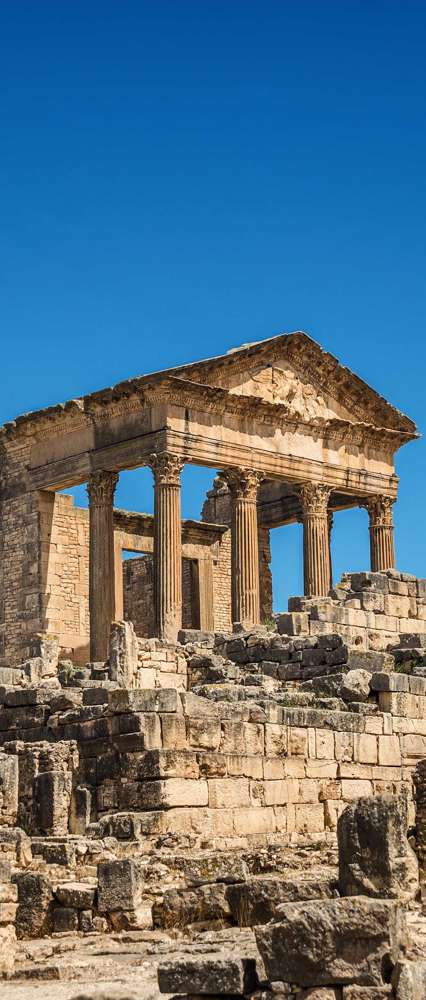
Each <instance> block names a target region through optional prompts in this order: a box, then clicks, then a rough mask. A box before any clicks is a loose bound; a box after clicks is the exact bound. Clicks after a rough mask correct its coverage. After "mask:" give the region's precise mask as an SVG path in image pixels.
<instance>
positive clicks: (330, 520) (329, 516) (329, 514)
mask: <svg viewBox="0 0 426 1000" xmlns="http://www.w3.org/2000/svg"><path fill="white" fill-rule="evenodd" d="M327 523H328V555H329V562H330V576H329V584H330V587H332V586H333V559H332V555H331V536H332V533H333V511H332V510H329V511H328V512H327Z"/></svg>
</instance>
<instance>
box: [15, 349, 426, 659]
mask: <svg viewBox="0 0 426 1000" xmlns="http://www.w3.org/2000/svg"><path fill="white" fill-rule="evenodd" d="M415 436H416V429H415V425H414V424H413V422H412V421H411V420H410V419H409V418H408V417H406V416H404V415H403V414H401V413H399V411H397V410H396V409H395V408H394V407H392V406H391V405H390V404H389V403H387V402H386V401H385V400H384V399H383V398H382V397H381V396H379V395H378V394H377V393H376V392H375V391H374V390H373V389H371V388H370V387H369V386H367V385H366V384H365V383H364V382H362V381H361V380H360V379H359V378H358V377H357V376H355V375H354V374H353V373H352V372H350V371H349V370H348V369H346V368H344V367H342V366H341V365H340V364H339V362H338V361H337V360H336V359H335V358H333V357H332V356H331V355H329V354H327V353H325V352H323V351H322V350H321V348H320V347H319V345H317V344H316V343H315V342H314V341H312V340H311V339H310V338H309V337H308V336H307V335H306V334H303V333H292V334H283V335H280V336H278V337H273V338H271V339H270V340H266V341H261V342H260V343H257V344H253V345H246V346H244V347H242V348H240V349H238V350H235V351H232V352H230V353H229V354H226V355H223V356H221V357H218V358H213V359H209V360H207V361H202V362H197V363H195V364H191V365H185V366H182V367H180V368H175V369H169V370H168V371H166V372H159V373H156V374H154V375H145V376H140V377H138V378H135V379H131V380H129V381H128V382H124V383H120V384H119V385H117V386H114V387H113V388H112V389H107V390H103V391H100V392H95V393H92V394H91V395H89V396H86V397H82V398H80V399H75V400H72V401H70V402H69V403H66V404H64V405H61V406H58V407H51V408H49V409H48V410H42V411H39V412H38V413H34V414H28V415H25V416H24V417H21V418H18V419H17V421H16V422H14V423H13V424H11V425H7V426H6V427H5V428H3V429H2V437H1V449H2V454H3V484H2V493H1V497H2V510H3V524H5V523H7V518H8V517H10V516H11V512H13V511H15V515H16V518H17V523H18V525H19V524H20V523H21V524H22V525H24V522H25V518H28V516H29V514H31V512H32V511H34V512H35V510H36V505H37V497H38V496H40V494H42V493H44V492H45V491H48V492H51V491H55V490H60V489H62V488H64V487H69V486H71V485H75V484H78V483H83V482H86V483H87V488H88V496H89V511H90V516H89V521H90V544H89V567H90V568H89V578H90V588H89V601H90V649H91V659H93V660H104V659H105V658H106V655H107V649H108V640H109V630H110V625H111V622H112V621H113V620H114V619H115V618H116V615H117V610H118V608H117V579H116V577H117V569H116V560H115V558H114V493H115V489H116V485H117V482H118V477H119V474H120V472H121V471H122V470H124V469H132V468H137V467H139V466H143V465H145V466H149V467H150V468H151V469H152V473H153V487H154V497H155V502H154V529H153V559H154V595H155V597H154V601H155V621H156V631H157V634H158V635H159V636H161V637H164V638H167V639H171V640H175V639H176V636H177V633H178V631H179V628H180V627H181V624H182V528H181V500H180V493H181V472H182V469H183V467H184V465H185V463H192V464H195V465H203V466H207V467H209V468H212V469H215V470H218V471H219V474H220V476H221V482H222V487H223V488H224V490H225V493H226V494H227V495H228V499H229V510H230V516H229V527H230V531H231V580H232V622H233V623H234V624H241V625H243V626H244V627H249V626H251V625H253V624H257V623H258V622H259V620H260V608H261V600H260V593H259V589H260V578H259V532H261V531H262V529H269V528H271V527H274V526H277V525H282V524H288V523H291V522H292V521H301V523H302V524H303V537H304V543H303V559H304V590H305V595H307V596H324V595H326V594H327V593H328V591H329V589H330V587H331V584H332V567H331V556H330V533H331V530H332V519H333V512H334V511H336V510H343V509H345V508H347V507H353V506H361V507H365V508H366V509H367V511H368V515H369V531H370V550H371V567H372V569H374V570H378V569H380V570H383V569H389V568H392V567H393V566H394V561H395V557H394V542H393V522H392V509H393V504H394V502H395V500H396V496H397V483H398V480H397V476H396V474H395V469H394V464H393V463H394V454H395V452H396V450H397V449H398V448H399V447H400V446H401V445H402V444H405V443H406V442H407V441H410V440H412V439H413V438H414V437H415ZM5 518H6V521H5ZM210 520H213V519H212V518H210ZM215 521H216V523H220V519H218V518H215ZM23 534H25V532H23ZM3 552H4V553H5V555H4V556H3V565H6V567H7V565H8V560H9V558H11V549H10V539H8V537H7V535H6V533H3ZM19 558H20V559H21V562H22V566H23V565H24V563H25V558H26V556H25V544H24V541H23V543H22V546H21V548H20V550H19ZM40 586H42V582H40V579H39V580H38V588H39V589H40ZM201 586H203V581H202V580H201V579H200V587H201ZM36 589H37V588H36ZM12 590H13V588H12ZM11 600H12V597H11V594H10V593H9V595H8V594H7V593H6V591H4V594H3V603H4V602H6V605H7V604H8V601H9V602H10V601H11ZM7 617H8V616H7V615H6V620H5V622H4V623H3V626H2V627H3V633H4V635H5V636H6V638H5V643H6V645H7V643H9V648H10V649H12V647H13V645H14V644H16V645H18V638H17V636H16V635H15V632H13V636H12V632H10V633H9V638H8V637H7V635H6V633H7V632H8V629H7ZM212 620H213V619H212ZM22 621H23V622H24V625H25V627H24V630H23V638H24V639H25V638H26V635H29V634H30V633H31V631H38V632H42V631H43V616H42V615H39V617H38V618H37V613H34V615H33V617H32V619H29V618H25V617H24V619H22V620H21V624H22ZM29 622H31V624H28V623H29ZM25 623H26V624H25Z"/></svg>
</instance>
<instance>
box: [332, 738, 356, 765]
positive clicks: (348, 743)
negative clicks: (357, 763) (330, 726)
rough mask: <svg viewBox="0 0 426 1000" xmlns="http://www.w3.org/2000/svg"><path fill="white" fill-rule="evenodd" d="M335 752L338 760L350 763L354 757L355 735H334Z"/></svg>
mask: <svg viewBox="0 0 426 1000" xmlns="http://www.w3.org/2000/svg"><path fill="white" fill-rule="evenodd" d="M334 752H335V757H336V760H338V761H350V760H353V755H354V734H353V733H340V732H337V733H335V734H334Z"/></svg>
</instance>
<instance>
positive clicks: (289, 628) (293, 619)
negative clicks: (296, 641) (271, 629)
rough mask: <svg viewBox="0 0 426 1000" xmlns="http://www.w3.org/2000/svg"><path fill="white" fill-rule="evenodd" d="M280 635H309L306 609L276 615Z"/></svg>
mask: <svg viewBox="0 0 426 1000" xmlns="http://www.w3.org/2000/svg"><path fill="white" fill-rule="evenodd" d="M276 622H277V628H278V632H279V633H280V635H309V614H308V612H307V611H290V612H284V613H283V614H281V615H277V618H276Z"/></svg>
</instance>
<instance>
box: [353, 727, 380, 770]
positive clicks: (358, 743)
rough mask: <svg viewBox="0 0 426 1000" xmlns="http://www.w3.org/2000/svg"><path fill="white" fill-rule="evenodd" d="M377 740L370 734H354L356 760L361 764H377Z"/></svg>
mask: <svg viewBox="0 0 426 1000" xmlns="http://www.w3.org/2000/svg"><path fill="white" fill-rule="evenodd" d="M377 753H378V751H377V738H376V736H374V735H371V734H368V733H355V734H354V760H355V761H359V763H360V764H377Z"/></svg>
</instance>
